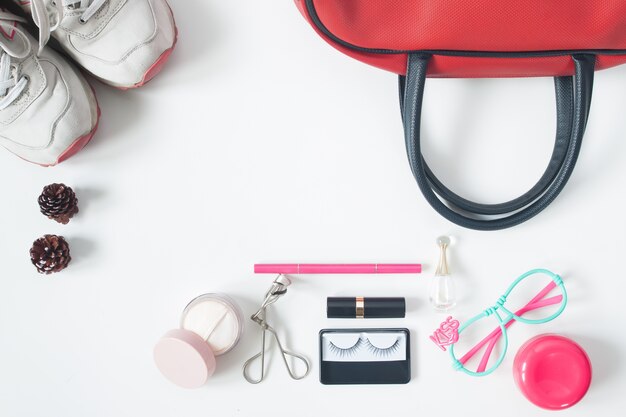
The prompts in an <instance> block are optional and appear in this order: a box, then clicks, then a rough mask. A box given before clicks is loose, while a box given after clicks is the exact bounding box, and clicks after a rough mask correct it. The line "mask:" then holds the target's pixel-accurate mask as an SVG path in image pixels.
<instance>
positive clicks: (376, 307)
mask: <svg viewBox="0 0 626 417" xmlns="http://www.w3.org/2000/svg"><path fill="white" fill-rule="evenodd" d="M405 313H406V302H405V300H404V297H328V298H327V299H326V317H328V318H329V319H354V318H356V319H393V318H403V317H404V316H405Z"/></svg>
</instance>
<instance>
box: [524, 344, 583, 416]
mask: <svg viewBox="0 0 626 417" xmlns="http://www.w3.org/2000/svg"><path fill="white" fill-rule="evenodd" d="M513 375H514V378H515V382H516V384H517V386H518V387H519V389H520V390H521V391H522V393H523V394H524V396H526V398H528V400H529V401H530V402H532V403H533V404H535V405H537V406H539V407H541V408H545V409H547V410H561V409H564V408H569V407H571V406H573V405H574V404H576V403H577V402H578V401H580V400H581V399H582V398H583V397H584V396H585V394H586V393H587V390H588V389H589V384H591V362H590V361H589V357H588V356H587V353H586V352H585V351H584V350H583V348H581V347H580V345H578V344H577V343H575V342H574V341H572V340H571V339H568V338H566V337H563V336H558V335H551V334H550V335H540V336H536V337H534V338H532V339H530V340H529V341H528V342H526V343H525V344H524V345H523V346H522V347H521V348H520V350H519V351H518V352H517V355H516V356H515V360H514V362H513Z"/></svg>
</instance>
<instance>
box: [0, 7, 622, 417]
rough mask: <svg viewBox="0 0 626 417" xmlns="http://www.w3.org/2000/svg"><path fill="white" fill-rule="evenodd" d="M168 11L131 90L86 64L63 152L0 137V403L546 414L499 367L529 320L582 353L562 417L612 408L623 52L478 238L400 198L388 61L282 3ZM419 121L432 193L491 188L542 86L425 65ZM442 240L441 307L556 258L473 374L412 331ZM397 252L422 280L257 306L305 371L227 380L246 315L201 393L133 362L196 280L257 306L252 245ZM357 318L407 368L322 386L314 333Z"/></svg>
mask: <svg viewBox="0 0 626 417" xmlns="http://www.w3.org/2000/svg"><path fill="white" fill-rule="evenodd" d="M171 5H172V8H173V10H174V13H175V15H176V20H177V23H178V27H179V31H180V39H179V44H178V47H177V49H176V51H175V52H174V54H173V56H172V59H171V61H170V63H169V65H168V67H166V69H165V70H164V72H163V73H162V74H161V75H160V76H159V77H157V79H155V80H154V81H153V82H151V83H150V84H149V85H147V86H146V87H144V88H142V89H139V90H136V91H129V92H121V91H116V90H114V89H111V88H109V87H106V86H104V85H101V84H98V83H95V82H94V85H95V88H96V91H97V94H98V98H99V100H100V104H101V107H102V120H101V127H100V130H99V132H98V133H97V135H96V137H95V138H94V140H93V142H92V143H91V144H89V146H88V147H87V148H86V149H85V150H84V151H83V152H81V153H80V154H78V155H77V156H75V157H74V158H72V159H71V160H69V161H68V162H66V163H63V164H62V165H60V166H58V167H56V168H49V169H43V168H40V167H38V166H33V165H29V164H27V163H25V162H24V161H22V160H19V159H18V158H16V157H15V156H13V155H11V154H10V153H8V152H1V153H0V182H1V184H2V202H1V211H0V231H1V232H0V233H1V235H0V236H1V237H0V274H1V275H0V415H2V416H7V417H17V416H37V417H39V416H63V417H71V416H80V417H84V416H90V417H100V416H106V417H109V416H116V417H121V416H148V415H150V416H238V415H241V416H269V415H275V416H294V415H297V416H319V415H348V414H349V415H358V416H380V415H420V416H428V415H437V414H440V415H453V413H455V414H458V415H472V416H474V415H479V414H480V415H483V414H484V413H498V412H499V413H506V414H507V415H510V416H529V415H547V414H549V412H546V411H542V410H540V409H538V408H536V407H535V406H533V405H532V404H530V403H529V402H527V401H526V399H525V398H524V397H523V396H522V395H521V394H520V392H519V391H518V390H517V388H516V387H515V385H514V381H513V378H512V372H511V366H512V361H513V357H514V355H515V352H516V351H517V349H518V348H519V346H520V345H521V344H522V343H523V342H524V341H526V340H527V339H528V338H530V337H531V336H533V335H536V334H539V333H543V332H558V333H560V334H563V335H566V336H569V337H571V338H573V339H575V340H576V341H577V342H579V343H580V344H581V345H582V346H583V347H584V348H585V349H586V350H587V351H588V353H589V356H590V357H591V360H592V362H593V367H594V380H593V383H592V386H591V389H590V391H589V393H588V395H587V396H586V397H585V399H584V400H583V401H582V402H581V403H580V404H578V405H577V406H575V407H574V408H571V409H569V410H567V411H565V412H562V413H560V415H562V416H588V415H590V414H591V413H593V414H594V415H602V416H616V415H618V410H620V409H621V410H622V412H623V410H624V408H625V407H626V397H624V392H625V391H626V378H625V377H624V374H625V370H624V366H625V362H624V361H625V359H624V354H625V353H626V336H625V333H624V332H623V323H624V319H626V313H625V311H626V309H625V307H624V298H623V297H624V290H625V289H626V287H625V284H624V282H625V279H624V276H623V274H624V270H623V265H624V262H623V257H624V247H625V243H626V242H625V239H626V238H625V234H624V230H625V226H626V216H624V203H625V202H626V200H625V195H626V192H625V191H624V186H623V184H624V181H625V180H626V164H624V161H625V160H626V159H625V158H626V142H625V140H624V138H625V137H626V117H625V113H624V109H625V108H626V66H624V67H621V68H616V69H611V70H607V71H603V72H600V73H598V74H597V78H596V85H595V92H594V103H593V109H592V115H591V119H590V121H589V127H588V133H587V135H586V139H585V144H584V149H583V152H582V155H581V158H580V160H579V163H578V166H577V169H576V172H575V174H574V175H573V177H572V179H571V181H570V183H569V184H568V186H567V188H566V190H565V192H564V193H563V194H562V195H561V196H560V197H559V198H558V199H557V201H556V202H555V203H554V204H553V205H552V206H551V207H550V208H549V209H547V210H546V211H545V212H543V213H541V215H540V216H538V217H537V218H535V219H533V220H531V221H530V222H528V223H526V224H524V225H521V226H518V227H516V228H514V229H512V230H505V231H501V232H495V233H484V232H475V231H470V230H464V229H461V228H458V227H455V226H453V225H452V224H450V223H448V222H447V221H445V220H444V219H442V218H441V217H439V216H438V215H437V214H436V213H435V212H434V211H433V210H432V209H431V208H430V207H429V206H428V205H427V203H426V202H425V201H424V199H423V198H422V197H421V195H420V194H419V191H418V189H417V186H416V185H415V183H414V181H413V178H412V176H411V174H410V170H409V167H408V164H407V161H406V156H405V154H404V144H403V137H402V128H401V123H400V114H399V110H398V103H397V101H398V100H397V95H396V78H395V76H394V75H393V74H390V73H386V72H384V71H381V70H378V69H375V68H370V67H368V66H367V65H364V64H361V63H359V62H356V61H353V60H352V59H350V58H348V57H345V56H343V55H342V54H340V53H338V52H336V51H335V50H333V49H332V48H331V47H330V46H328V45H326V44H325V43H324V42H323V41H322V40H321V39H320V38H318V37H317V35H315V33H314V32H313V30H312V29H311V28H310V27H309V26H308V24H307V23H306V22H305V21H304V20H303V19H302V17H301V16H300V15H299V13H298V11H297V9H296V8H295V6H294V5H293V4H292V2H291V1H288V0H284V1H253V0H244V1H237V2H234V1H214V0H209V1H207V0H187V1H181V0H173V1H172V4H171ZM424 124H425V126H424V136H425V138H426V139H425V140H426V145H425V146H426V149H425V151H426V157H427V159H428V161H429V163H430V164H431V166H432V167H433V169H434V170H435V171H436V173H437V174H438V175H440V177H441V178H442V180H444V181H445V182H446V183H447V184H448V185H449V186H450V187H452V188H453V189H454V190H457V191H459V192H462V194H463V195H464V196H466V197H469V198H472V199H477V200H480V201H483V202H497V201H501V200H505V199H510V198H512V197H514V196H517V195H518V194H521V193H522V192H524V191H525V190H526V189H528V188H529V187H530V186H531V185H532V184H534V182H535V181H536V179H537V178H538V177H539V176H540V174H541V173H542V172H543V169H544V168H545V165H546V164H547V161H548V158H549V154H550V152H551V149H552V145H553V136H554V128H555V117H554V98H553V85H552V81H551V80H550V79H528V80H519V79H518V80H499V81H495V80H429V82H428V87H427V92H426V99H425V115H424ZM51 182H65V183H66V184H68V185H71V186H72V187H74V189H75V190H76V192H77V194H78V198H79V200H80V213H79V215H78V216H77V217H76V218H74V219H73V220H72V221H71V222H70V224H68V225H66V226H63V225H59V224H57V223H55V222H53V221H51V220H48V219H46V218H45V217H44V216H42V215H41V214H39V212H38V206H37V202H36V199H37V196H38V195H39V192H40V191H41V188H42V187H43V186H44V185H46V184H48V183H51ZM44 233H57V234H62V235H64V236H65V237H67V238H68V240H69V242H70V244H71V247H72V256H73V261H72V264H71V265H70V267H69V268H68V269H67V270H66V271H64V272H62V273H60V274H57V275H53V276H41V275H38V274H37V273H36V272H35V269H34V267H33V266H32V265H31V264H30V262H29V258H28V249H29V248H30V245H31V243H32V241H33V240H34V239H35V238H37V237H38V236H40V235H42V234H44ZM440 234H450V235H452V236H454V237H455V238H456V243H455V245H454V246H453V247H452V248H451V254H450V255H451V259H450V263H451V268H452V271H453V274H454V277H455V278H456V279H457V282H458V283H459V292H460V295H461V296H460V300H459V306H458V308H457V309H456V310H455V312H454V314H455V315H456V316H457V317H458V318H460V319H467V318H468V317H470V316H471V315H473V314H475V313H477V312H479V311H480V310H481V309H483V308H485V307H487V306H489V305H492V304H493V302H494V301H495V300H496V299H497V297H498V296H499V295H500V294H501V293H502V291H504V289H505V288H506V287H507V286H508V284H509V283H510V282H511V280H513V279H514V278H515V277H517V275H519V274H520V273H522V272H524V271H526V270H528V269H530V268H534V267H545V268H550V269H552V270H554V271H557V272H559V273H560V274H562V275H563V277H564V279H565V282H566V285H567V288H568V290H569V293H570V305H569V306H568V307H567V309H566V310H565V312H564V313H563V315H562V316H561V317H559V318H558V319H556V320H555V321H553V322H551V323H549V324H546V325H542V326H524V325H517V326H514V328H512V330H511V342H510V343H511V346H510V350H509V354H508V356H507V358H506V360H505V362H504V363H503V365H502V366H501V368H500V369H498V371H497V372H496V373H495V374H493V375H491V376H489V377H486V378H481V379H476V378H471V377H468V376H466V375H464V374H460V373H455V372H454V371H453V370H452V369H451V365H450V363H449V361H448V357H447V355H445V354H443V353H442V352H440V351H439V349H438V348H436V347H435V346H434V345H433V344H432V342H431V341H429V339H428V335H429V334H430V333H431V332H432V331H433V330H434V329H435V328H436V327H437V326H438V324H439V322H440V321H441V320H442V319H443V318H445V316H442V315H438V314H435V313H434V312H433V311H432V310H431V308H430V307H429V305H428V304H427V295H428V284H429V282H430V279H431V277H432V276H433V272H434V264H435V263H436V260H437V248H436V246H435V245H434V240H435V238H436V237H437V236H438V235H440ZM412 261H416V262H423V263H424V264H425V272H424V274H422V275H421V276H414V275H411V276H395V277H393V276H302V277H297V278H295V279H294V284H293V286H292V287H291V288H290V289H289V293H288V294H287V295H286V296H285V297H284V298H283V299H281V300H280V301H279V302H278V303H277V304H276V305H275V310H274V312H272V313H270V314H271V316H270V318H271V322H273V324H275V325H276V327H278V328H279V329H280V331H281V334H282V335H283V336H285V337H286V340H287V345H288V346H289V347H291V348H293V349H294V350H296V351H298V352H303V353H305V354H306V355H307V356H308V357H309V358H310V359H311V361H312V363H313V369H312V372H311V374H310V375H309V377H308V378H306V379H305V380H303V381H300V382H292V381H291V380H289V379H288V377H287V376H286V373H285V371H284V369H283V368H282V363H281V362H280V361H278V360H277V358H276V360H274V361H273V362H272V363H271V369H270V373H269V375H268V376H267V380H266V381H265V382H264V383H262V384H260V385H257V386H252V385H249V384H248V383H247V382H245V381H244V380H243V378H242V376H241V365H242V363H243V362H244V360H245V359H247V358H248V357H249V356H251V355H252V354H254V353H255V352H256V351H257V349H258V347H259V342H260V341H259V331H258V328H255V327H254V326H253V325H252V324H251V322H248V323H247V327H246V329H245V334H244V337H243V339H242V341H241V343H240V345H239V346H238V347H237V348H236V349H235V350H234V351H232V352H231V353H229V354H228V355H227V356H225V357H221V358H219V362H218V370H217V373H216V374H215V376H214V377H213V378H212V379H211V380H210V382H209V383H208V384H207V385H206V387H203V388H201V389H198V390H192V391H188V390H183V389H180V388H177V387H176V386H174V385H172V384H170V383H169V382H168V381H166V380H165V379H164V378H163V377H162V376H161V375H160V374H159V372H158V370H157V369H156V367H155V366H154V365H153V363H152V347H153V344H154V343H155V342H156V341H157V340H158V338H159V337H160V336H161V335H162V334H163V333H165V332H166V331H167V330H168V329H170V328H172V327H175V326H176V325H177V323H178V320H179V315H180V313H181V311H182V309H183V308H184V306H185V305H186V303H187V302H188V301H189V300H191V299H192V298H194V297H195V296H197V295H199V294H202V293H205V292H225V293H228V294H230V295H232V296H233V297H235V298H236V300H237V301H238V302H239V303H240V304H241V306H242V308H243V309H244V312H245V314H246V316H248V315H250V314H251V313H253V311H254V310H255V309H256V307H257V306H258V304H259V303H260V301H261V298H262V295H263V293H264V292H265V290H266V289H267V287H268V286H269V284H270V282H271V280H272V278H273V277H271V276H254V275H253V274H252V273H251V272H252V265H253V264H254V263H255V262H412ZM330 295H345V296H355V295H365V296H405V297H407V300H408V310H409V311H408V314H407V318H406V319H404V320H387V321H367V322H356V321H350V320H346V321H331V320H327V319H326V318H325V298H326V297H327V296H330ZM359 325H371V326H388V327H399V326H406V327H408V328H410V329H411V332H412V340H411V341H412V355H413V379H412V381H411V383H409V384H408V385H406V386H322V385H321V384H320V383H319V381H318V375H317V373H318V371H319V360H318V351H317V344H318V331H319V330H320V329H321V328H325V327H340V326H359ZM620 415H621V412H620Z"/></svg>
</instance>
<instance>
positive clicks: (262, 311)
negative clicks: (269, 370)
mask: <svg viewBox="0 0 626 417" xmlns="http://www.w3.org/2000/svg"><path fill="white" fill-rule="evenodd" d="M290 284H291V281H290V280H289V278H287V277H286V276H284V275H279V276H278V277H276V279H275V280H274V282H273V283H272V286H271V287H270V288H269V290H268V291H267V293H265V299H264V300H263V303H262V304H261V308H259V310H258V311H257V312H256V313H254V314H253V315H252V316H251V317H250V319H251V320H252V321H253V322H255V323H256V324H258V325H259V327H261V330H262V336H261V351H260V352H259V353H257V354H256V355H254V356H252V357H251V358H250V359H248V360H247V361H246V362H245V363H244V364H243V377H244V378H245V379H246V381H248V382H249V383H251V384H258V383H260V382H262V381H263V379H265V339H266V337H265V335H266V333H267V332H270V333H271V335H272V336H273V337H274V340H275V341H276V345H277V346H278V349H279V350H280V354H281V356H282V358H283V362H284V363H285V367H286V368H287V372H288V373H289V376H290V377H291V378H293V379H295V380H300V379H302V378H304V377H305V376H307V375H308V373H309V369H310V364H309V361H308V360H307V359H306V358H305V357H304V356H302V355H300V354H298V353H294V352H292V351H290V350H287V349H285V348H284V347H283V344H282V343H281V342H280V339H279V338H278V334H277V333H276V330H275V329H274V328H273V327H272V326H270V325H269V323H268V322H267V308H268V307H269V306H270V305H272V304H274V303H275V302H276V301H278V299H279V298H280V297H282V296H283V295H285V294H286V293H287V287H288V286H289V285H290ZM288 356H291V357H292V358H294V359H297V360H299V361H301V362H302V363H303V364H304V366H305V371H304V373H303V374H301V375H296V374H295V373H294V371H293V370H292V368H291V367H290V366H289V361H288V360H287V357H288ZM258 358H261V376H260V377H259V378H257V379H255V378H252V377H251V376H250V373H249V368H250V365H251V364H252V363H253V362H254V361H255V360H256V359H258Z"/></svg>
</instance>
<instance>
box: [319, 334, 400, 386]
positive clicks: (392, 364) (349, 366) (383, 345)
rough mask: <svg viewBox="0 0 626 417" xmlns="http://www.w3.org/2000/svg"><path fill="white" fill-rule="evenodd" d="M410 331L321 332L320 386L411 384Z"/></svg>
mask: <svg viewBox="0 0 626 417" xmlns="http://www.w3.org/2000/svg"><path fill="white" fill-rule="evenodd" d="M410 335H411V333H410V332H409V330H408V329H322V330H320V364H321V365H320V382H321V383H322V384H325V385H352V384H406V383H408V382H409V381H410V380H411V353H410V352H411V349H410V346H411V343H410Z"/></svg>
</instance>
